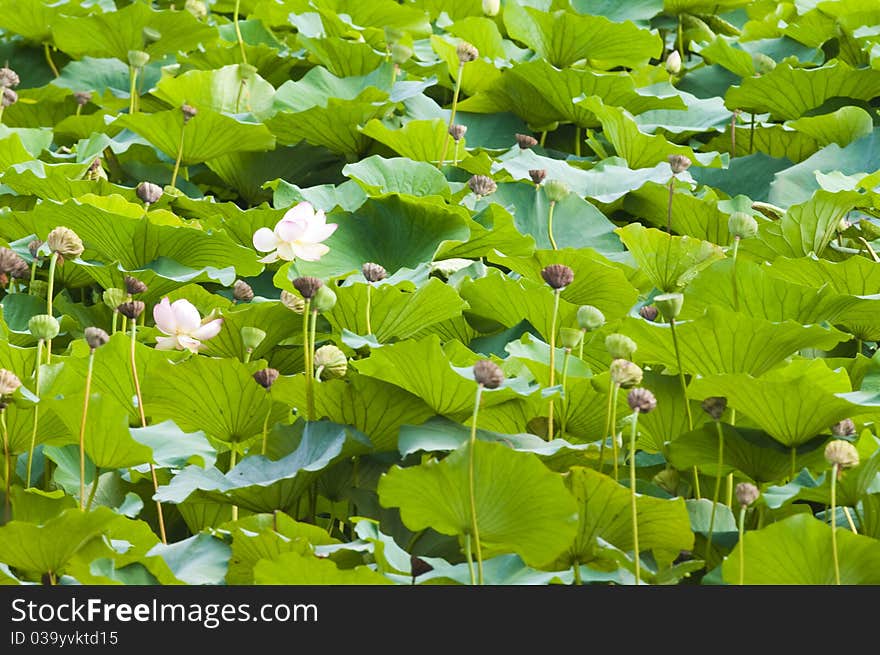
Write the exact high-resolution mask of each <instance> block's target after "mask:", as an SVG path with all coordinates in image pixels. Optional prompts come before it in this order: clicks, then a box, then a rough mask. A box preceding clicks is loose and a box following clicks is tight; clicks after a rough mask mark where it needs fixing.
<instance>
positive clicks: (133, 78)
mask: <svg viewBox="0 0 880 655" xmlns="http://www.w3.org/2000/svg"><path fill="white" fill-rule="evenodd" d="M128 76H129V79H130V82H129V85H128V113H129V114H133V113H135V111H137V101H136V100H135V99H136V98H137V76H138V69H137V68H135V67H134V66H129V67H128Z"/></svg>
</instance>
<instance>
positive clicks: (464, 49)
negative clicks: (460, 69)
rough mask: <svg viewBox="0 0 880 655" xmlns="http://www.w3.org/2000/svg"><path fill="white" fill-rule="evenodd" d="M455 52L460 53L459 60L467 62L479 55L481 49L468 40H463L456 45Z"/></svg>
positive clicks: (463, 62)
mask: <svg viewBox="0 0 880 655" xmlns="http://www.w3.org/2000/svg"><path fill="white" fill-rule="evenodd" d="M455 54H457V55H458V61H459V62H461V63H462V64H466V63H468V62H469V61H473V60H474V59H476V58H477V57H479V56H480V51H479V50H477V48H476V47H475V46H473V45H471V44H470V43H468V42H467V41H462V42H461V43H459V44H458V47H456V49H455Z"/></svg>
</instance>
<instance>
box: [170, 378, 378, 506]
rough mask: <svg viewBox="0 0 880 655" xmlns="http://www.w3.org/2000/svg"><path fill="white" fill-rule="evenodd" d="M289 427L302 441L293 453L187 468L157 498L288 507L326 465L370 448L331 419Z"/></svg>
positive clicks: (346, 428) (360, 437)
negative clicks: (225, 467) (222, 466)
mask: <svg viewBox="0 0 880 655" xmlns="http://www.w3.org/2000/svg"><path fill="white" fill-rule="evenodd" d="M260 391H261V392H262V391H263V390H262V389H260ZM285 430H286V431H288V432H290V433H292V434H293V435H294V436H295V437H297V438H298V439H299V442H298V444H297V446H296V449H295V450H293V452H291V453H290V454H289V455H286V456H284V457H282V458H281V459H278V460H274V461H273V460H270V459H268V458H266V457H265V456H263V455H249V456H247V457H245V458H244V459H243V460H241V462H239V463H238V465H237V466H236V467H235V468H234V469H232V470H231V471H229V472H228V473H226V474H224V473H222V472H220V471H219V470H217V469H216V468H210V469H203V468H201V467H199V466H188V467H186V468H185V469H183V470H182V471H181V472H179V473H177V474H176V475H175V476H174V477H173V478H171V482H170V483H169V484H168V485H166V486H163V487H159V491H158V493H157V494H156V496H155V498H156V500H158V501H160V502H169V503H174V504H179V503H183V502H185V501H187V500H190V501H201V502H205V501H213V502H220V503H231V504H235V505H238V506H240V507H242V508H244V509H247V510H250V511H252V512H274V511H275V510H282V511H287V510H289V509H290V508H292V507H293V506H294V505H295V503H296V501H297V499H298V498H299V497H300V496H301V495H302V494H303V493H305V492H306V491H307V490H308V489H309V487H310V486H311V485H312V484H313V483H314V481H315V480H316V479H317V478H318V476H320V475H321V473H322V472H323V471H324V470H325V469H327V468H328V467H329V466H331V465H332V464H335V463H337V462H340V461H342V460H344V459H349V458H351V457H352V456H354V455H358V454H362V453H363V452H365V451H366V450H367V449H368V448H369V440H368V439H367V438H366V437H365V436H364V435H363V434H361V433H360V432H358V431H357V430H354V429H353V428H350V427H347V426H342V425H337V424H336V423H330V422H327V421H313V422H308V423H306V422H304V421H300V422H298V423H297V424H295V425H293V426H288V427H286V428H285Z"/></svg>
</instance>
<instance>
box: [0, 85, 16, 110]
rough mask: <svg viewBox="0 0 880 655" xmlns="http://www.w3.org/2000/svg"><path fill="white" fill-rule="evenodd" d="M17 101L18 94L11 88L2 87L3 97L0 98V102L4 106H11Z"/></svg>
mask: <svg viewBox="0 0 880 655" xmlns="http://www.w3.org/2000/svg"><path fill="white" fill-rule="evenodd" d="M16 102H18V94H17V93H16V92H15V91H13V90H12V89H3V97H2V98H0V104H2V105H3V106H4V107H11V106H12V105H14V104H15V103H16Z"/></svg>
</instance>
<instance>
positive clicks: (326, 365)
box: [315, 344, 348, 380]
mask: <svg viewBox="0 0 880 655" xmlns="http://www.w3.org/2000/svg"><path fill="white" fill-rule="evenodd" d="M315 371H316V375H318V377H320V379H322V380H327V379H330V378H344V377H345V373H346V372H347V371H348V357H346V356H345V353H344V352H342V351H341V350H340V349H339V348H337V347H336V346H334V345H331V344H327V345H326V346H321V347H320V348H318V349H317V350H316V351H315ZM318 371H320V373H318Z"/></svg>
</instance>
